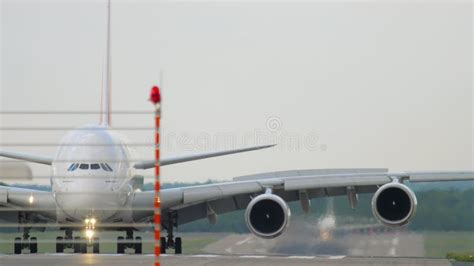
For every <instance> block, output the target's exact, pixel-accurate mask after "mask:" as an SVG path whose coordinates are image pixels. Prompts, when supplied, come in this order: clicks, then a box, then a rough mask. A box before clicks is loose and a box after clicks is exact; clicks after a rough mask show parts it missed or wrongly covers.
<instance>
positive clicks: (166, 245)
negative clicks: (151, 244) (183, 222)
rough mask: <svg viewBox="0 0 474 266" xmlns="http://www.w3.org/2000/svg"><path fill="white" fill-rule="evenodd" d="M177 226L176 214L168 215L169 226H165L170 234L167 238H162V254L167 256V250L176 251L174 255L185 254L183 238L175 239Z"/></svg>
mask: <svg viewBox="0 0 474 266" xmlns="http://www.w3.org/2000/svg"><path fill="white" fill-rule="evenodd" d="M175 224H176V215H175V213H172V212H170V213H168V220H167V225H166V226H164V227H165V228H166V231H167V232H168V234H167V236H166V237H160V251H161V254H166V250H167V249H170V248H172V249H174V254H182V253H183V242H182V240H181V237H176V238H175V237H174V235H173V227H174V225H175Z"/></svg>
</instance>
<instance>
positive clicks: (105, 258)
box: [0, 254, 470, 266]
mask: <svg viewBox="0 0 474 266" xmlns="http://www.w3.org/2000/svg"><path fill="white" fill-rule="evenodd" d="M154 261H155V257H154V256H153V255H152V254H150V255H127V254H125V255H124V254H23V255H0V265H17V266H31V265H35V266H41V265H49V266H55V265H113V266H121V265H153V262H154ZM160 262H161V264H162V265H169V266H188V265H193V266H195V265H196V266H199V265H225V266H244V265H245V266H253V265H258V266H287V265H302V266H305V265H331V266H338V265H351V266H358V265H361V266H362V265H404V266H410V265H426V266H428V265H429V266H438V265H439V266H441V265H443V266H450V265H456V264H453V263H452V262H450V261H449V260H446V259H430V258H399V257H396V258H395V257H347V256H258V255H239V256H232V255H209V254H207V255H163V256H161V257H160ZM466 265H470V264H466Z"/></svg>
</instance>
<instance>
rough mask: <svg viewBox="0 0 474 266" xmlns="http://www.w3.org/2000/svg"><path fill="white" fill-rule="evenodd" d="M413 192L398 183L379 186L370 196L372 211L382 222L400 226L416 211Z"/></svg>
mask: <svg viewBox="0 0 474 266" xmlns="http://www.w3.org/2000/svg"><path fill="white" fill-rule="evenodd" d="M416 206H417V200H416V196H415V193H413V191H412V190H411V189H410V188H408V187H407V186H405V185H403V184H400V183H389V184H385V185H383V186H381V187H380V188H379V189H378V190H377V191H376V192H375V194H374V196H373V198H372V212H373V213H374V216H375V217H376V218H377V219H378V220H379V221H380V222H381V223H383V224H385V225H388V226H402V225H405V224H407V223H408V222H409V221H410V220H411V218H412V217H413V215H414V214H415V212H416Z"/></svg>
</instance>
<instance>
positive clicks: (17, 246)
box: [13, 237, 21, 254]
mask: <svg viewBox="0 0 474 266" xmlns="http://www.w3.org/2000/svg"><path fill="white" fill-rule="evenodd" d="M13 247H14V252H15V254H21V238H19V237H17V238H15V244H14V245H13Z"/></svg>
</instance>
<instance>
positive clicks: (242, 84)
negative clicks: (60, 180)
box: [0, 0, 474, 182]
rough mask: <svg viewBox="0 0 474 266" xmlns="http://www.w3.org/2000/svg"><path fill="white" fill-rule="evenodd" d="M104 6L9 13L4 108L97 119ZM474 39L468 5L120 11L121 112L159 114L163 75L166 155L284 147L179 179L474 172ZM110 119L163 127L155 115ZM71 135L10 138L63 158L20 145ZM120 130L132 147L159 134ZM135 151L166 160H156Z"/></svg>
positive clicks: (116, 51) (171, 170) (72, 121)
mask: <svg viewBox="0 0 474 266" xmlns="http://www.w3.org/2000/svg"><path fill="white" fill-rule="evenodd" d="M100 2H101V1H66V2H63V1H61V2H60V1H13V0H7V1H5V0H4V1H2V4H1V25H2V27H1V30H2V32H1V37H2V41H1V46H2V47H1V79H2V80H1V90H0V99H1V107H0V109H1V110H2V111H12V110H42V111H47V110H56V111H64V110H88V111H98V109H99V103H100V88H101V80H102V69H103V67H102V66H103V61H104V60H103V58H104V47H105V20H106V18H105V15H106V9H105V8H106V5H105V1H104V3H100ZM472 36H473V31H472V3H471V2H470V1H455V2H453V1H436V2H428V1H416V2H408V1H402V2H398V3H397V2H395V1H393V2H375V1H374V2H370V1H348V2H344V1H337V2H334V3H329V2H308V1H306V2H300V3H290V2H287V3H285V2H281V3H276V2H264V3H263V2H262V3H258V4H256V3H249V2H245V3H213V2H152V1H133V3H132V1H113V6H112V57H113V58H112V64H113V67H112V69H113V74H112V75H113V81H112V83H113V91H112V95H113V103H112V108H113V110H119V111H125V110H128V111H139V110H145V111H150V112H151V111H152V110H153V108H152V106H151V104H150V103H149V102H147V101H146V99H147V98H148V92H149V89H150V86H151V85H153V84H156V83H159V82H160V80H159V79H160V78H159V77H160V71H163V72H164V81H163V84H162V85H163V87H164V93H163V94H164V96H163V97H164V110H163V113H164V119H163V128H164V136H165V137H166V139H165V140H164V141H165V142H166V143H165V145H164V146H165V147H164V151H163V153H164V156H167V155H177V154H186V153H193V152H198V151H206V150H217V149H227V148H236V147H243V146H249V145H252V144H255V143H271V142H276V143H277V144H279V146H278V147H277V148H274V149H272V150H267V151H258V152H252V153H248V154H241V155H234V156H229V157H225V158H219V159H210V160H206V161H198V162H192V163H186V164H180V165H176V166H168V167H165V168H164V169H163V179H164V181H167V182H172V181H204V180H206V179H209V178H210V179H219V180H224V179H230V178H232V177H234V176H239V175H245V174H252V173H259V172H265V171H274V170H286V169H305V168H335V167H341V168H347V167H388V168H390V169H392V170H463V169H471V168H473V164H474V162H473V153H472V150H473V140H472V137H473V115H472V102H473V93H472V76H473V71H472V60H473V57H472ZM0 119H1V120H0V124H1V127H2V128H4V127H20V126H22V127H23V126H24V127H38V126H39V127H76V126H80V125H83V124H87V123H96V122H97V121H98V115H93V114H92V115H91V114H88V115H86V114H83V115H35V116H25V115H5V114H4V115H1V116H0ZM112 119H113V125H114V126H117V127H151V126H153V118H152V116H149V115H123V114H122V115H119V114H117V115H114V116H113V118H112ZM64 133H65V131H58V130H50V131H34V130H29V131H11V130H9V131H5V130H3V131H0V134H1V135H0V143H1V144H0V147H1V149H6V150H15V151H23V152H31V153H37V154H46V155H50V156H52V155H54V153H55V149H54V147H52V146H46V147H39V146H35V147H29V146H28V145H23V146H15V145H14V144H19V143H24V144H33V143H34V144H38V143H46V144H55V143H58V142H59V141H60V138H61V136H62V135H63V134H64ZM121 133H123V134H124V135H126V136H128V138H129V139H130V142H132V143H144V142H150V141H152V136H153V131H151V130H126V131H121ZM295 143H298V144H299V147H294V144H295ZM5 144H8V145H5ZM138 154H139V157H140V158H150V159H151V158H153V152H152V150H151V149H150V148H148V149H146V148H140V149H138ZM32 166H33V165H32ZM33 167H34V168H33V170H34V173H35V175H36V176H45V175H48V174H49V168H48V167H46V166H33ZM151 173H152V172H147V174H151ZM38 181H40V179H38Z"/></svg>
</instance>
